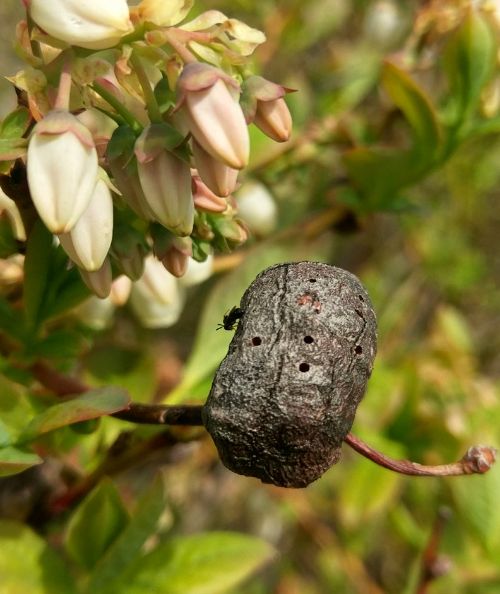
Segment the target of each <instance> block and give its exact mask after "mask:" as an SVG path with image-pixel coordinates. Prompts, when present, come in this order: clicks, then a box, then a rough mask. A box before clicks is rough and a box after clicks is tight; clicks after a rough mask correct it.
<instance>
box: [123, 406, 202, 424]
mask: <svg viewBox="0 0 500 594" xmlns="http://www.w3.org/2000/svg"><path fill="white" fill-rule="evenodd" d="M202 409H203V406H201V405H185V406H164V405H161V404H136V403H134V402H131V403H130V406H129V407H128V408H127V409H125V410H122V411H120V412H117V413H114V414H113V417H115V418H117V419H121V420H122V421H130V422H131V423H140V424H147V425H184V426H186V425H191V426H199V425H203V422H202V420H201V411H202Z"/></svg>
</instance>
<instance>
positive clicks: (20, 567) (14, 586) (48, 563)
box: [0, 520, 76, 594]
mask: <svg viewBox="0 0 500 594" xmlns="http://www.w3.org/2000/svg"><path fill="white" fill-rule="evenodd" d="M0 551H1V553H0V593H1V594H28V593H29V594H75V592H76V588H75V584H74V582H73V580H72V578H71V576H70V575H69V573H68V570H67V567H66V565H65V563H64V562H63V561H62V559H61V558H60V557H59V556H58V555H57V554H56V553H55V552H54V551H53V550H52V549H51V548H50V547H49V546H48V544H47V543H46V542H45V541H44V540H43V539H42V538H41V537H40V536H38V534H35V532H33V531H32V530H31V529H30V528H28V527H27V526H23V525H22V524H19V523H17V522H12V521H8V520H1V521H0Z"/></svg>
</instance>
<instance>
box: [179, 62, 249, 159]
mask: <svg viewBox="0 0 500 594" xmlns="http://www.w3.org/2000/svg"><path fill="white" fill-rule="evenodd" d="M178 94H179V101H178V103H177V107H178V108H179V107H182V108H183V110H184V115H185V118H186V120H187V123H188V126H189V129H190V131H191V134H192V135H193V136H194V137H195V139H196V140H197V141H198V143H199V144H200V145H201V146H202V147H203V148H204V149H205V150H206V151H207V153H209V154H210V155H212V157H214V159H218V160H219V161H222V162H223V163H225V164H226V165H227V166H228V167H232V168H233V169H242V168H243V167H245V165H246V164H247V163H248V156H249V149H250V141H249V137H248V129H247V126H246V122H245V118H244V116H243V112H242V110H241V107H240V105H239V103H238V101H237V97H238V95H239V85H238V83H237V82H236V81H235V80H234V79H233V78H232V77H231V76H229V75H228V74H226V73H225V72H223V71H222V70H219V69H218V68H215V67H213V66H210V65H208V64H202V63H200V62H193V63H191V64H187V65H186V66H185V67H184V70H183V71H182V74H181V76H180V77H179V81H178Z"/></svg>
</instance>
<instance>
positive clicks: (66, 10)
mask: <svg viewBox="0 0 500 594" xmlns="http://www.w3.org/2000/svg"><path fill="white" fill-rule="evenodd" d="M29 11H30V15H31V18H32V19H33V21H34V22H35V23H36V24H37V25H38V26H39V27H41V28H42V29H43V30H44V31H46V32H47V33H48V34H49V35H52V37H55V38H56V39H61V40H62V41H65V42H66V43H69V44H71V45H77V46H80V47H85V48H88V49H105V48H108V47H112V46H113V45H116V44H117V43H118V42H119V41H120V39H121V37H123V35H126V34H127V33H130V32H131V31H132V30H133V27H132V23H131V22H130V16H129V9H128V5H127V2H126V0H104V1H102V0H85V2H83V1H82V0H30V3H29Z"/></svg>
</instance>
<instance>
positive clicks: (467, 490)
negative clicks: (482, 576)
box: [449, 464, 500, 560]
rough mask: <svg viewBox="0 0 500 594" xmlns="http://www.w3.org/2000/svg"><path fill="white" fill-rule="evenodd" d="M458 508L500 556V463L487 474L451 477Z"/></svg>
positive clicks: (481, 540) (484, 543)
mask: <svg viewBox="0 0 500 594" xmlns="http://www.w3.org/2000/svg"><path fill="white" fill-rule="evenodd" d="M449 486H450V488H451V491H452V493H453V495H454V499H455V502H456V505H457V508H458V511H459V513H460V515H461V516H462V518H463V519H464V520H465V522H466V523H467V525H468V526H469V527H470V528H471V530H472V532H473V533H474V534H475V535H476V537H477V539H478V543H479V544H481V546H483V547H484V548H485V549H486V550H487V551H488V552H490V553H491V554H492V555H493V556H494V557H495V556H496V559H497V560H498V550H499V547H500V506H499V505H498V494H499V493H500V466H499V465H498V464H497V465H496V466H494V467H493V468H492V469H491V470H490V471H489V472H487V473H486V474H483V475H475V476H464V477H455V478H453V479H452V480H450V481H449Z"/></svg>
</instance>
